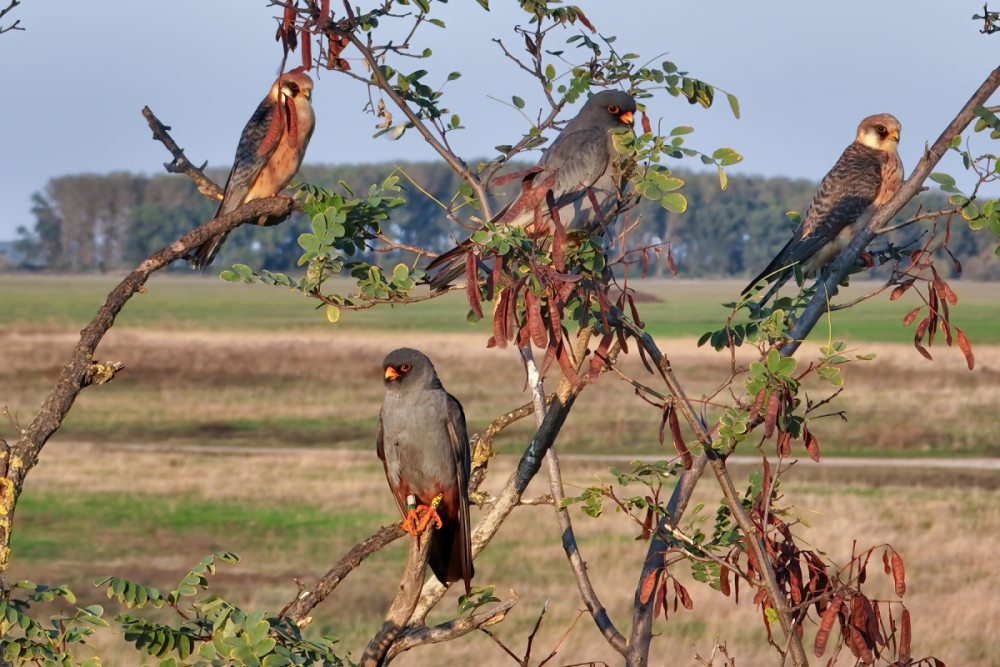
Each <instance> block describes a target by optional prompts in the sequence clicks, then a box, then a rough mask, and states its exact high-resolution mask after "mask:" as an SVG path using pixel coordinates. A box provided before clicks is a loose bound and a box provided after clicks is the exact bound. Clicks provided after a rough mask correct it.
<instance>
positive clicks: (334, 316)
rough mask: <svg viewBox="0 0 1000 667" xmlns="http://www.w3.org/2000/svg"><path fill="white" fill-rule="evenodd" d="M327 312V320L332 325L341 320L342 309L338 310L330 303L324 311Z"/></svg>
mask: <svg viewBox="0 0 1000 667" xmlns="http://www.w3.org/2000/svg"><path fill="white" fill-rule="evenodd" d="M324 310H325V312H326V319H327V321H328V322H330V323H331V324H336V323H337V321H338V320H339V319H340V308H337V307H336V306H335V305H333V304H332V303H328V304H327V305H326V308H325V309H324Z"/></svg>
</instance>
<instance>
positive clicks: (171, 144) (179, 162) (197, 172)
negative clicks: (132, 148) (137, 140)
mask: <svg viewBox="0 0 1000 667" xmlns="http://www.w3.org/2000/svg"><path fill="white" fill-rule="evenodd" d="M142 115H143V116H145V118H146V122H147V123H149V129H151V130H152V131H153V139H154V140H155V141H159V142H161V143H162V144H163V145H164V146H166V147H167V150H168V151H170V153H171V154H172V155H173V156H174V159H173V162H166V163H164V165H163V166H164V167H165V168H166V170H167V171H169V172H170V173H171V174H185V175H186V176H187V177H188V178H190V179H191V180H192V181H194V182H195V183H197V184H198V192H200V193H201V194H203V195H205V196H206V197H208V198H209V199H214V200H216V201H221V200H222V195H223V191H222V188H220V187H219V186H218V185H216V184H215V183H214V182H213V181H212V179H210V178H209V177H208V176H206V175H205V172H203V171H202V170H203V169H204V168H205V167H206V166H207V165H208V163H207V162H206V163H205V164H203V165H201V167H196V166H194V165H193V164H191V161H190V160H188V159H187V156H186V155H184V151H183V150H182V149H181V148H180V147H179V146H178V145H177V143H176V142H175V141H174V140H173V138H172V137H171V136H170V134H168V132H167V130H169V129H170V128H169V127H167V126H166V125H164V124H163V123H161V122H160V119H159V118H157V117H156V116H155V115H153V112H152V111H150V110H149V107H143V108H142Z"/></svg>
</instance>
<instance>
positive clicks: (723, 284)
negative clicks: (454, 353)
mask: <svg viewBox="0 0 1000 667" xmlns="http://www.w3.org/2000/svg"><path fill="white" fill-rule="evenodd" d="M117 282H118V279H117V278H114V277H105V276H25V275H13V274H12V275H0V326H25V325H33V326H48V327H59V328H64V327H65V328H75V329H79V328H81V327H83V326H84V325H85V324H86V323H87V322H89V321H90V319H91V318H92V317H93V314H94V313H95V312H96V310H97V309H98V308H99V307H100V305H101V304H102V303H103V302H104V298H105V297H106V296H107V293H108V292H109V291H110V290H111V289H112V288H113V287H114V286H115V285H116V284H117ZM631 286H632V287H633V288H634V289H636V290H638V291H639V292H641V293H644V294H646V295H649V296H650V297H653V298H654V299H656V300H655V301H653V302H650V303H641V304H639V308H640V315H641V316H642V318H643V320H644V321H645V323H646V329H647V331H649V332H650V333H651V334H652V335H653V336H656V337H663V338H677V337H687V336H695V337H698V336H701V334H703V333H705V332H706V331H710V330H715V329H719V328H721V327H722V326H723V324H724V323H725V320H726V317H727V316H728V313H729V311H728V310H727V309H725V308H723V307H722V305H721V304H722V303H728V302H731V301H734V300H736V298H737V297H738V296H739V292H740V290H741V289H742V288H743V283H742V282H740V281H734V280H725V281H707V280H674V279H658V280H645V281H642V280H637V281H633V282H632V283H631ZM877 286H878V284H876V283H871V282H858V283H857V284H856V285H853V286H852V287H850V288H849V289H847V290H845V298H851V299H853V298H855V297H856V296H859V295H861V294H864V293H867V292H869V291H871V290H872V289H874V288H875V287H877ZM351 287H352V286H351V284H350V283H349V282H348V281H342V282H339V283H337V284H336V288H337V289H339V290H341V293H345V294H346V293H347V292H348V291H349V290H350V289H351ZM953 288H954V290H955V292H956V293H957V294H958V297H959V304H958V305H957V306H955V307H953V308H952V311H951V312H952V316H953V321H954V323H955V324H956V325H957V326H959V327H960V328H962V329H963V330H964V331H965V332H966V334H967V335H968V336H969V339H970V340H971V341H972V343H973V345H975V344H977V343H979V344H997V343H1000V326H998V325H1000V284H992V283H974V282H962V281H956V282H955V283H954V285H953ZM147 289H148V290H149V292H148V293H147V294H139V295H136V296H135V297H133V298H132V300H131V301H130V302H129V303H128V305H127V306H126V308H125V310H124V311H123V313H122V314H121V316H120V317H119V318H118V323H117V326H120V327H145V328H156V329H166V330H170V329H189V328H204V329H214V330H230V329H231V330H243V329H263V330H271V331H278V330H303V329H312V328H329V327H330V326H331V325H330V324H329V323H328V322H327V321H326V319H325V318H324V317H323V315H322V312H318V311H316V305H317V304H316V302H315V301H314V300H312V299H308V298H306V297H303V296H302V295H300V294H298V293H296V292H290V291H288V290H287V289H285V288H283V287H267V286H265V285H244V284H232V283H227V282H224V281H222V280H219V279H218V278H216V277H213V276H212V275H206V276H201V275H191V276H176V275H163V276H159V275H158V276H154V277H153V278H152V280H150V282H149V283H148V285H147ZM920 303H921V302H920V301H919V300H918V299H917V298H916V297H915V295H914V294H913V292H910V293H908V294H907V296H906V297H905V298H903V299H900V300H897V301H889V297H888V294H887V293H883V294H882V295H880V296H878V297H875V298H873V299H870V300H869V301H867V302H864V303H861V304H859V305H858V306H856V307H854V308H851V309H848V310H846V311H840V312H837V313H835V314H834V319H833V322H834V336H835V337H837V338H840V339H845V340H853V341H865V342H883V343H889V342H900V343H906V342H909V341H911V340H912V336H913V333H912V328H910V329H907V328H904V327H903V325H902V319H903V316H904V315H905V314H906V313H907V312H909V311H910V310H912V309H914V308H916V307H917V306H918V305H920ZM467 311H468V304H467V302H466V300H465V297H464V295H462V294H461V293H454V294H449V295H447V296H444V297H442V298H440V299H436V300H432V301H427V302H423V303H417V304H411V305H409V306H406V307H389V306H379V307H376V308H373V309H370V310H366V311H358V312H344V313H343V315H342V317H341V320H340V322H338V323H337V324H336V325H333V326H336V327H338V328H342V329H355V330H356V329H378V330H382V331H387V330H419V331H434V332H449V333H457V332H468V331H472V332H475V331H481V332H482V336H483V338H484V340H485V339H486V338H488V337H489V336H490V335H491V333H490V331H489V329H488V323H480V324H479V325H478V326H475V327H474V326H471V325H469V324H467V323H466V321H465V315H466V312H467ZM827 335H828V332H827V327H826V325H825V324H824V325H821V326H819V327H817V331H816V332H815V334H814V338H818V339H824V338H826V337H827Z"/></svg>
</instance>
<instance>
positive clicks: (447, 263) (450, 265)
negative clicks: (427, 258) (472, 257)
mask: <svg viewBox="0 0 1000 667" xmlns="http://www.w3.org/2000/svg"><path fill="white" fill-rule="evenodd" d="M468 254H469V243H468V241H466V242H465V243H462V244H460V245H457V246H455V247H454V248H452V249H451V250H449V251H448V252H446V253H444V254H443V255H439V256H438V257H436V258H435V259H434V261H433V262H431V263H430V264H428V265H427V284H428V285H430V286H431V289H432V290H434V291H435V292H440V291H442V290H444V289H447V288H448V285H450V284H451V283H453V282H454V281H455V280H457V279H459V278H461V277H462V276H463V275H464V274H465V257H466V255H468Z"/></svg>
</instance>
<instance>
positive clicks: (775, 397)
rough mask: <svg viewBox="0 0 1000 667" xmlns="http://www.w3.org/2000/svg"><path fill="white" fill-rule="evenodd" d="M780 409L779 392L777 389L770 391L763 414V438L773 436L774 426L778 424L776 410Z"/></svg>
mask: <svg viewBox="0 0 1000 667" xmlns="http://www.w3.org/2000/svg"><path fill="white" fill-rule="evenodd" d="M780 408H781V391H780V390H779V389H778V388H777V387H773V388H772V389H771V395H770V396H768V397H767V411H766V412H765V413H764V438H765V439H766V438H770V437H771V436H772V435H774V425H775V424H776V423H777V422H778V410H779V409H780Z"/></svg>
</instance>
